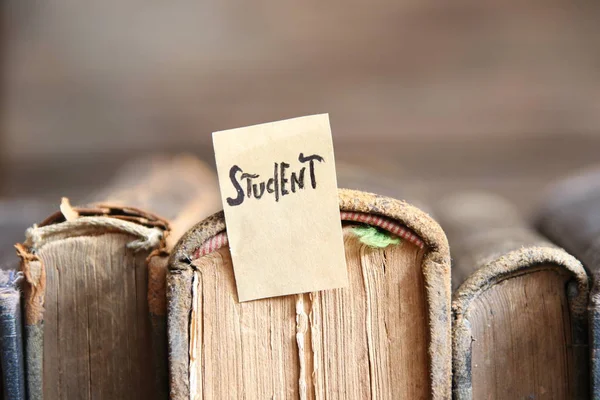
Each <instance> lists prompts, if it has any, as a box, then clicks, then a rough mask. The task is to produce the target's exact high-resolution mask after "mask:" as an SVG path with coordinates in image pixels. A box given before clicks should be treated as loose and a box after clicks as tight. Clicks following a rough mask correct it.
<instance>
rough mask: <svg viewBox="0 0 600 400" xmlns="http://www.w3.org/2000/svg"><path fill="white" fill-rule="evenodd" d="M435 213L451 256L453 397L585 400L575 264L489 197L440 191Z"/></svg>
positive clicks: (580, 288) (582, 284)
mask: <svg viewBox="0 0 600 400" xmlns="http://www.w3.org/2000/svg"><path fill="white" fill-rule="evenodd" d="M436 215H437V216H438V217H439V220H440V221H441V223H442V226H443V227H444V229H445V230H446V232H447V233H448V238H449V240H450V245H451V248H452V254H453V265H452V268H453V269H452V274H453V281H454V287H455V290H454V293H453V297H452V313H453V357H452V359H453V396H454V398H456V399H461V400H463V399H484V398H493V399H523V398H552V399H585V398H587V395H588V356H587V319H586V315H585V308H586V304H587V297H588V278H587V275H586V273H585V271H584V269H583V267H582V265H581V263H579V261H577V260H576V259H575V258H574V257H572V256H570V255H569V254H567V253H566V252H565V251H564V250H562V249H560V248H557V247H555V246H554V245H552V244H551V243H549V242H547V241H545V240H543V239H542V238H541V237H540V236H539V235H537V234H536V233H535V232H534V231H533V230H532V229H531V228H529V227H528V226H527V224H526V223H525V222H524V221H523V219H522V218H521V217H520V216H519V215H518V213H517V212H516V211H515V209H514V208H513V207H512V205H511V204H509V203H507V202H506V201H505V200H504V199H502V198H499V197H496V196H494V195H490V194H485V193H463V194H459V195H455V196H451V197H448V198H446V199H444V200H443V201H442V202H441V204H440V207H439V208H438V212H437V214H436Z"/></svg>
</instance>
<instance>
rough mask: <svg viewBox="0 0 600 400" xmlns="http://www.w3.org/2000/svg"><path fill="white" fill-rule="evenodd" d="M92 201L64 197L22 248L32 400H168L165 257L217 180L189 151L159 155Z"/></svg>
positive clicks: (210, 197) (210, 202)
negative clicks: (73, 204) (78, 203)
mask: <svg viewBox="0 0 600 400" xmlns="http://www.w3.org/2000/svg"><path fill="white" fill-rule="evenodd" d="M94 197H95V198H96V199H102V201H101V202H100V203H94V204H92V205H88V206H83V207H71V206H70V204H69V203H68V202H67V201H63V203H62V204H61V207H60V212H57V213H55V214H53V215H51V216H50V217H49V218H47V219H46V220H45V221H43V222H41V223H40V224H39V225H35V226H33V227H32V228H30V229H29V230H28V231H27V233H26V240H25V242H24V243H23V244H21V245H17V251H18V254H19V256H20V258H21V260H22V271H23V274H24V278H25V279H24V309H25V312H24V319H25V326H24V336H25V365H26V374H27V375H26V378H27V379H26V381H27V390H28V396H29V399H41V398H46V399H62V398H69V399H92V398H94V399H95V398H99V399H126V398H140V399H142V398H143V399H165V398H167V396H168V395H167V392H168V382H167V374H166V372H167V368H166V362H167V359H166V335H165V334H166V325H165V322H166V319H165V314H166V297H165V277H166V269H165V268H166V260H167V255H168V251H169V250H170V246H171V243H172V241H173V239H174V238H173V236H177V235H180V232H182V231H184V230H185V229H186V228H187V227H188V226H187V224H188V221H194V220H196V219H197V218H201V217H203V216H206V215H210V214H211V213H212V212H214V211H215V210H216V209H217V207H218V204H219V199H218V189H217V184H216V177H215V175H214V173H213V172H212V171H211V170H210V169H208V168H207V167H206V166H205V165H204V164H203V163H201V162H200V161H198V160H196V159H194V158H192V157H189V156H177V157H166V156H165V157H158V158H156V157H155V158H150V159H144V160H142V161H139V162H134V163H133V164H131V165H130V166H129V167H127V168H125V169H124V170H123V171H122V174H121V176H120V178H118V179H117V180H116V182H115V184H114V185H112V186H111V187H110V188H109V189H107V190H105V191H101V192H100V193H99V194H97V195H95V196H94ZM154 213H156V214H154ZM157 215H161V216H160V217H159V216H157ZM169 221H170V222H169Z"/></svg>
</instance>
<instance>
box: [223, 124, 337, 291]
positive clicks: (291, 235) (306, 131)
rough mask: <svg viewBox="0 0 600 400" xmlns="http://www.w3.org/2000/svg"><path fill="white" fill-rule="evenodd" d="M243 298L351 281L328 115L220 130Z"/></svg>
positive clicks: (232, 243) (229, 218)
mask: <svg viewBox="0 0 600 400" xmlns="http://www.w3.org/2000/svg"><path fill="white" fill-rule="evenodd" d="M213 144H214V149H215V158H216V161H217V172H218V175H219V185H220V187H221V198H222V200H223V209H224V211H225V221H226V223H227V235H228V237H229V246H230V250H231V258H232V261H233V269H234V273H235V281H236V285H237V291H238V298H239V300H240V301H248V300H255V299H261V298H266V297H274V296H282V295H289V294H295V293H305V292H313V291H318V290H325V289H333V288H340V287H344V286H347V285H348V275H347V270H346V262H345V257H344V244H343V237H342V227H341V222H340V212H339V202H338V193H337V182H336V174H335V161H334V157H333V144H332V138H331V128H330V126H329V115H327V114H322V115H313V116H308V117H301V118H294V119H289V120H285V121H279V122H272V123H267V124H261V125H254V126H249V127H246V128H239V129H231V130H227V131H221V132H215V133H213Z"/></svg>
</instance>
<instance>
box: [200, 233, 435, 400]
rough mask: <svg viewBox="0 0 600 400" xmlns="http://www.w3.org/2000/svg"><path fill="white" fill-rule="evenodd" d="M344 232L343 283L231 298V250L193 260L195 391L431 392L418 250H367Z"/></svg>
mask: <svg viewBox="0 0 600 400" xmlns="http://www.w3.org/2000/svg"><path fill="white" fill-rule="evenodd" d="M350 229H351V228H348V227H346V228H344V238H345V246H346V259H347V262H348V270H349V275H350V287H349V288H347V289H342V290H331V291H326V292H319V293H312V294H306V295H300V296H285V297H277V298H272V299H263V300H257V301H253V302H247V303H238V302H237V299H236V295H235V293H236V291H235V284H234V278H233V271H232V266H231V258H230V256H229V252H228V250H226V249H223V250H219V251H218V252H215V253H212V254H210V255H208V256H205V257H203V258H201V259H199V260H197V261H196V262H195V263H196V265H197V267H198V272H196V274H195V278H194V279H195V280H196V282H197V283H196V286H195V288H194V289H193V299H194V300H193V304H194V307H193V308H194V309H193V311H192V322H191V326H192V331H191V336H190V337H191V339H190V341H191V343H192V367H191V372H190V374H191V389H192V393H193V394H196V395H197V396H200V395H203V396H205V397H207V398H209V397H210V398H216V397H222V398H229V397H236V396H238V395H240V394H241V393H244V395H245V396H248V397H250V398H300V399H323V398H328V399H342V398H349V397H350V398H361V399H367V398H372V399H375V398H378V399H397V398H410V399H426V398H428V397H429V393H430V388H429V377H428V361H427V321H426V306H425V297H424V287H423V276H422V273H421V259H422V256H423V253H422V251H421V250H419V249H418V248H417V247H415V246H414V245H412V244H410V243H408V242H403V243H401V244H400V245H397V246H395V247H390V248H388V249H386V250H374V249H370V248H367V247H365V245H363V244H361V243H360V242H359V240H358V239H357V238H356V236H355V235H354V234H353V233H352V232H351V230H350ZM299 278H300V277H299ZM304 388H305V389H304ZM193 394H192V396H193Z"/></svg>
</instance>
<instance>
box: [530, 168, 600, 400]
mask: <svg viewBox="0 0 600 400" xmlns="http://www.w3.org/2000/svg"><path fill="white" fill-rule="evenodd" d="M599 182H600V169H594V170H591V171H589V172H587V173H584V174H582V175H579V176H574V177H572V178H568V179H565V180H563V181H560V182H558V183H557V184H556V185H555V186H554V187H553V188H552V189H551V190H550V191H549V193H548V195H547V196H546V197H545V198H546V201H545V203H544V204H542V207H541V208H540V210H539V211H538V215H537V218H536V227H537V229H538V230H539V231H540V232H541V233H542V234H543V235H545V236H546V237H547V238H549V239H550V240H551V241H552V242H554V243H556V244H557V245H558V246H561V247H563V248H565V249H566V250H567V251H568V252H570V253H571V254H573V255H574V256H575V257H577V258H578V259H579V260H581V262H582V263H583V265H584V267H585V268H586V270H587V271H588V273H589V275H590V277H591V281H592V285H591V289H590V297H589V303H588V326H589V358H590V369H591V371H590V390H591V396H590V398H592V399H594V400H600V240H599V234H600V219H599V218H598V215H599V214H598V210H600V184H599Z"/></svg>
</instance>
